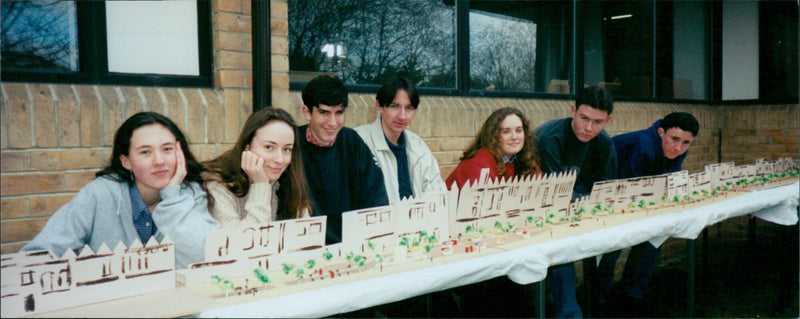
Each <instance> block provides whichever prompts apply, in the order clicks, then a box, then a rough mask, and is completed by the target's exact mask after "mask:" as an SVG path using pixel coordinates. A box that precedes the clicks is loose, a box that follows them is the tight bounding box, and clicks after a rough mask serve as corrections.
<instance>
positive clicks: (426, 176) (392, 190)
mask: <svg viewBox="0 0 800 319" xmlns="http://www.w3.org/2000/svg"><path fill="white" fill-rule="evenodd" d="M355 131H356V132H358V135H359V136H361V139H362V140H364V143H366V144H367V146H369V149H370V151H372V155H374V156H375V160H376V161H377V162H378V166H380V167H381V171H382V172H383V183H384V185H386V195H388V197H389V204H391V205H394V204H397V203H399V202H400V190H399V189H400V186H399V185H398V183H397V159H396V158H395V157H394V154H393V153H392V150H390V149H389V145H388V144H387V143H386V137H385V136H384V135H383V128H382V127H381V118H380V116H378V118H377V119H376V120H375V122H372V123H370V124H364V125H361V126H359V127H356V128H355ZM404 133H405V140H406V155H407V157H408V171H409V174H410V175H411V176H410V178H411V191H412V192H414V197H419V196H420V195H422V194H423V193H425V192H430V191H434V190H446V187H445V185H444V180H442V174H441V172H440V171H439V163H438V162H437V161H436V158H435V157H433V153H431V150H430V149H429V148H428V145H426V144H425V141H423V140H422V138H421V137H419V135H417V134H414V133H413V132H411V131H409V130H405V131H404Z"/></svg>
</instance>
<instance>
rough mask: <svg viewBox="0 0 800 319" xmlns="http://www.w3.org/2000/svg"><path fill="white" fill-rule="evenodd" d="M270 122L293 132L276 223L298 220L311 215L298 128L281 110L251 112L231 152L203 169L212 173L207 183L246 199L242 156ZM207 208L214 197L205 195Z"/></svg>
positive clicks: (247, 181) (248, 185)
mask: <svg viewBox="0 0 800 319" xmlns="http://www.w3.org/2000/svg"><path fill="white" fill-rule="evenodd" d="M272 121H281V122H284V123H286V124H289V126H291V127H292V131H293V132H295V136H294V147H293V148H292V162H291V163H290V164H289V167H288V168H287V169H286V170H285V171H284V172H283V174H281V177H280V178H279V179H278V182H279V183H280V188H279V189H278V191H277V194H278V213H277V216H278V220H281V219H291V218H298V217H300V216H302V214H303V211H304V210H306V209H308V211H309V214H310V213H311V201H310V199H309V196H308V185H307V183H306V177H305V171H304V169H303V157H302V155H301V153H300V142H299V141H300V140H299V137H298V134H297V124H295V122H294V120H293V119H292V116H291V115H289V113H288V112H286V111H285V110H283V109H279V108H273V107H265V108H263V109H261V110H259V111H256V112H254V113H253V114H251V115H250V117H249V118H248V119H247V122H245V123H244V126H243V127H242V132H241V133H240V134H239V140H237V141H236V144H235V145H234V146H233V148H232V149H230V150H228V151H227V152H225V153H222V155H220V156H219V157H217V158H215V159H213V160H210V161H207V162H204V163H203V164H204V165H205V167H206V169H207V170H208V171H209V172H211V173H212V174H209V177H207V178H206V179H207V180H216V181H218V182H221V183H223V184H225V187H227V188H228V190H230V191H231V193H233V194H234V195H236V196H238V197H243V196H245V195H247V192H248V191H250V180H249V179H248V177H247V173H245V172H244V170H242V166H241V163H242V152H244V151H245V147H247V145H249V144H250V143H251V142H252V141H253V137H254V136H255V135H256V131H258V129H260V128H262V127H264V126H265V125H267V124H268V123H270V122H272ZM208 207H209V209H211V208H213V207H214V196H212V195H211V193H209V194H208Z"/></svg>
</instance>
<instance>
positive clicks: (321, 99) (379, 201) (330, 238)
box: [298, 75, 389, 244]
mask: <svg viewBox="0 0 800 319" xmlns="http://www.w3.org/2000/svg"><path fill="white" fill-rule="evenodd" d="M302 96H303V108H302V111H303V116H304V117H305V118H306V120H308V124H307V125H303V126H300V127H298V136H299V139H298V140H299V146H300V151H301V153H302V154H303V167H304V168H305V172H306V179H307V180H308V187H309V193H310V194H309V195H310V197H311V201H312V203H313V208H312V211H313V212H312V215H313V216H322V215H325V216H328V219H327V231H326V236H325V244H334V243H338V242H341V241H342V213H344V212H348V211H351V210H357V209H363V208H369V207H376V206H384V205H388V204H389V200H388V198H387V196H386V188H385V187H384V184H383V173H381V169H380V167H378V165H377V164H376V161H375V159H374V158H373V156H372V153H371V152H370V150H369V147H367V145H366V144H364V141H362V140H361V137H359V136H358V133H356V132H355V131H354V130H353V129H350V128H347V127H344V111H345V108H346V107H347V90H346V89H345V87H344V83H342V80H340V79H339V78H337V77H333V76H329V75H321V76H318V77H316V78H314V79H312V80H311V81H309V82H308V84H306V86H305V87H304V88H303V93H302Z"/></svg>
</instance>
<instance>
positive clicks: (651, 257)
mask: <svg viewBox="0 0 800 319" xmlns="http://www.w3.org/2000/svg"><path fill="white" fill-rule="evenodd" d="M699 130H700V124H699V123H698V122H697V119H696V118H695V117H694V116H693V115H692V114H689V113H686V112H674V113H670V114H668V115H667V116H665V117H664V119H661V120H657V121H655V123H653V125H652V126H650V127H649V128H647V129H644V130H640V131H635V132H630V133H625V134H620V135H617V136H614V138H613V140H614V147H615V148H616V150H617V158H618V159H619V165H618V166H617V175H618V178H631V177H640V176H651V175H661V174H666V173H672V172H678V171H680V170H681V165H682V164H683V160H684V159H685V158H686V154H687V151H688V150H689V146H691V145H692V142H693V141H694V138H695V137H696V136H697V133H698V132H699ZM660 251H661V250H660V249H659V248H657V247H655V246H653V245H652V244H650V242H643V243H640V244H638V245H636V246H633V247H631V251H630V253H629V254H628V258H627V261H626V262H625V268H624V271H623V274H622V280H621V281H620V283H619V285H618V288H619V289H618V290H619V291H618V294H619V295H618V296H616V297H615V298H614V300H617V301H618V303H624V304H626V305H627V307H626V308H628V310H631V311H633V312H636V311H637V308H640V307H637V305H641V303H642V299H643V297H644V289H645V287H647V283H648V282H649V281H650V276H651V275H652V274H653V271H654V270H655V268H656V265H657V263H658V256H659V254H660ZM620 252H621V250H617V251H613V252H610V253H606V254H604V255H603V258H601V259H600V265H599V266H598V269H597V280H598V286H597V289H598V291H597V293H596V294H595V295H596V296H597V297H598V303H599V304H600V305H603V304H605V303H606V301H607V300H609V298H607V297H608V295H609V293H610V291H611V286H612V282H613V280H614V268H615V264H616V262H617V259H618V258H619V255H620ZM615 290H616V289H615ZM606 310H607V311H605V312H606V313H608V311H611V310H612V309H606ZM618 310H622V309H618ZM620 314H623V313H620ZM628 314H630V315H639V314H636V313H628Z"/></svg>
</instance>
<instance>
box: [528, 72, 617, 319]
mask: <svg viewBox="0 0 800 319" xmlns="http://www.w3.org/2000/svg"><path fill="white" fill-rule="evenodd" d="M612 111H614V102H613V100H612V98H611V93H610V92H608V91H606V89H604V88H599V87H594V86H593V87H586V88H584V89H583V90H581V91H580V92H579V93H578V96H577V97H576V99H575V105H573V106H572V108H571V110H570V115H571V116H570V117H568V118H563V119H557V120H551V121H549V122H547V123H544V124H542V125H541V126H539V127H538V128H537V129H536V136H537V145H536V148H537V150H538V151H539V157H540V158H541V163H540V164H541V168H542V172H543V173H557V172H566V171H570V170H572V169H575V170H577V173H578V176H577V179H576V181H575V187H574V188H573V190H572V198H573V199H575V198H578V197H583V196H587V195H589V193H590V192H591V191H592V186H594V183H595V182H597V181H603V180H609V179H615V178H616V175H617V172H616V171H617V153H616V151H615V150H614V143H613V142H612V141H611V136H609V135H608V133H606V131H605V130H604V128H605V127H606V125H608V123H609V121H610V120H611V112H612ZM547 284H548V286H549V287H550V290H551V292H552V294H553V301H554V305H555V317H557V318H580V317H582V316H583V313H582V312H581V308H580V306H579V305H578V301H577V296H576V295H575V285H576V283H575V265H574V264H573V263H567V264H562V265H556V266H551V267H550V268H549V269H548V270H547Z"/></svg>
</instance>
